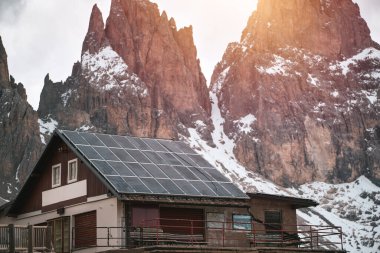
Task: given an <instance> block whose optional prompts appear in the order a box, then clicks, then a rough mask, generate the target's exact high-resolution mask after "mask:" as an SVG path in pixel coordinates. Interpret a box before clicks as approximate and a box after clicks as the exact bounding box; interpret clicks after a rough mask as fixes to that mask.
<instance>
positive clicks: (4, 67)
mask: <svg viewBox="0 0 380 253" xmlns="http://www.w3.org/2000/svg"><path fill="white" fill-rule="evenodd" d="M8 82H9V72H8V62H7V53H6V52H5V48H4V46H3V42H2V40H1V36H0V88H5V87H6V86H7V84H8Z"/></svg>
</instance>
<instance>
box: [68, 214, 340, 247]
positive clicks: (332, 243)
mask: <svg viewBox="0 0 380 253" xmlns="http://www.w3.org/2000/svg"><path fill="white" fill-rule="evenodd" d="M86 229H89V230H91V229H92V230H94V228H93V227H92V228H90V227H89V228H84V227H80V228H79V227H74V228H73V231H72V235H73V237H72V249H74V250H75V249H79V247H77V246H76V245H75V242H76V241H78V240H76V237H78V238H81V239H80V242H81V244H80V248H83V247H86V246H87V247H104V248H107V249H110V248H123V249H133V248H146V249H148V248H155V249H156V250H157V247H161V248H162V247H165V248H168V247H169V248H170V247H176V248H178V247H182V248H192V249H194V248H203V249H212V248H214V249H219V251H220V249H236V248H239V249H242V248H244V249H248V250H249V249H252V250H253V249H258V248H260V249H272V250H273V249H274V248H275V249H277V251H276V252H278V249H283V250H284V251H289V250H291V249H294V251H297V252H298V251H299V252H320V251H323V252H344V250H343V237H342V229H341V228H340V227H333V226H312V225H294V224H281V226H280V227H279V226H278V224H264V223H258V222H251V223H236V222H235V223H233V222H221V221H204V220H183V219H154V220H146V221H144V222H142V223H141V224H140V225H139V226H134V227H129V228H126V227H97V228H96V235H97V238H88V241H89V242H90V241H91V242H92V243H89V244H87V245H86V243H85V242H84V241H83V237H81V236H80V234H82V233H84V234H86ZM78 238H77V239H78ZM94 242H96V245H94ZM117 252H120V251H117ZM122 252H126V251H122Z"/></svg>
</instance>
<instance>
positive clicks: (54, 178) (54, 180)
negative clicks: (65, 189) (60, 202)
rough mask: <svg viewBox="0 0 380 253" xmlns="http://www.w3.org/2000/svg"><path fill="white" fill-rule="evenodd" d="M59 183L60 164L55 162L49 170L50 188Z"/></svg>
mask: <svg viewBox="0 0 380 253" xmlns="http://www.w3.org/2000/svg"><path fill="white" fill-rule="evenodd" d="M60 185H61V164H56V165H53V166H52V171H51V186H52V188H54V187H58V186H60Z"/></svg>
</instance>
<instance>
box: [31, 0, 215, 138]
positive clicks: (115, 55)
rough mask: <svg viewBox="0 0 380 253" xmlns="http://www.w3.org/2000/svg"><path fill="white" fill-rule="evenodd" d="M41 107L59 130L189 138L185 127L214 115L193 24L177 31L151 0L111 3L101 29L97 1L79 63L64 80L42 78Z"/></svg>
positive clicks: (171, 20) (42, 115)
mask: <svg viewBox="0 0 380 253" xmlns="http://www.w3.org/2000/svg"><path fill="white" fill-rule="evenodd" d="M52 100H54V101H56V102H53V101H52ZM38 111H39V115H40V117H41V118H43V119H46V120H47V119H48V118H54V119H55V120H56V121H57V122H59V123H58V124H59V127H61V128H62V127H63V128H69V129H73V128H74V129H76V128H81V127H83V128H85V129H89V127H91V129H92V130H94V131H106V132H108V133H118V134H125V133H129V134H133V135H138V136H156V137H165V138H176V137H177V138H178V137H179V136H180V135H188V132H187V130H186V129H187V128H186V127H189V126H191V125H193V124H194V122H195V121H197V120H200V121H202V122H207V121H209V116H210V112H211V104H210V101H209V97H208V89H207V85H206V79H205V78H204V76H203V74H202V71H201V68H200V64H199V60H198V59H197V50H196V47H195V45H194V40H193V33H192V28H191V27H186V28H183V29H180V30H177V28H176V25H175V21H174V19H172V18H170V19H169V18H168V15H167V14H166V12H162V13H160V11H159V9H158V6H157V5H156V4H154V3H151V2H150V1H147V0H112V1H111V8H110V14H109V16H108V18H107V21H106V26H105V28H104V24H103V19H102V15H101V13H100V11H99V9H98V8H97V7H96V6H94V8H93V10H92V14H91V19H90V22H89V29H88V32H87V35H86V38H85V41H84V43H83V50H82V58H81V62H80V63H75V64H74V67H73V71H72V75H71V76H70V77H69V78H68V79H67V80H66V82H65V83H64V84H63V85H62V84H59V83H57V84H55V83H53V82H51V81H45V86H44V89H43V91H42V94H41V101H40V107H39V110H38ZM73 114H75V115H76V117H75V121H73V120H72V118H73V117H72V115H73ZM205 132H207V131H205Z"/></svg>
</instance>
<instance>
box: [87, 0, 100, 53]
mask: <svg viewBox="0 0 380 253" xmlns="http://www.w3.org/2000/svg"><path fill="white" fill-rule="evenodd" d="M104 42H105V36H104V22H103V16H102V13H101V11H100V10H99V8H98V6H97V5H96V4H95V5H94V6H93V8H92V12H91V17H90V23H89V25H88V31H87V35H86V37H85V39H84V41H83V46H82V54H83V53H85V52H87V51H89V53H90V54H93V53H96V52H98V51H99V49H100V48H101V47H102V46H103V43H104Z"/></svg>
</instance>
